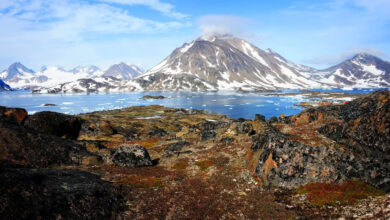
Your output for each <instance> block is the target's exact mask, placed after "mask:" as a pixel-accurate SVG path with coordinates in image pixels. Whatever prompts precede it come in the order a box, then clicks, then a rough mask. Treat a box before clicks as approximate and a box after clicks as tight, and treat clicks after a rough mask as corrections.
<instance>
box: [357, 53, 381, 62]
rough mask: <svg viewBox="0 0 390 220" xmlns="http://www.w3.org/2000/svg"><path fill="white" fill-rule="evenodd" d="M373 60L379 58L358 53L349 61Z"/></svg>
mask: <svg viewBox="0 0 390 220" xmlns="http://www.w3.org/2000/svg"><path fill="white" fill-rule="evenodd" d="M373 59H379V58H378V57H376V56H374V55H372V54H369V53H358V54H356V55H355V56H353V57H352V59H351V60H356V61H363V60H373Z"/></svg>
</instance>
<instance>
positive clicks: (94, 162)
mask: <svg viewBox="0 0 390 220" xmlns="http://www.w3.org/2000/svg"><path fill="white" fill-rule="evenodd" d="M389 99H390V92H389V91H387V90H383V91H377V92H373V93H371V94H368V95H366V96H363V97H361V98H357V99H355V100H354V101H350V102H348V103H345V104H340V105H329V106H320V107H316V108H309V109H306V110H304V111H302V112H301V113H299V114H297V115H293V116H283V115H282V116H281V117H273V118H271V119H270V120H265V118H264V117H263V116H262V115H260V114H259V115H256V116H255V118H254V120H246V119H231V118H228V117H226V116H223V115H213V114H207V113H206V112H204V111H199V110H187V109H175V108H166V107H162V106H138V107H130V108H124V109H120V110H111V111H100V112H92V113H87V114H81V115H77V116H70V115H65V114H60V113H54V112H39V113H36V114H34V115H28V113H27V111H26V110H24V109H17V108H7V107H0V179H1V182H2V183H1V184H0V193H1V195H2V196H1V197H0V216H2V218H4V219H237V218H238V219H259V218H260V219H262V218H264V219H313V218H317V219H318V218H320V219H321V218H326V219H328V218H344V219H350V218H360V219H386V218H389V217H390V194H389V192H390V166H389V162H390V152H389V150H390V149H389V147H390V100H389Z"/></svg>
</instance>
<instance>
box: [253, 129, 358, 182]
mask: <svg viewBox="0 0 390 220" xmlns="http://www.w3.org/2000/svg"><path fill="white" fill-rule="evenodd" d="M254 140H255V141H254V144H253V146H252V150H253V151H255V152H256V151H259V152H260V153H259V154H258V155H259V157H258V163H257V165H256V170H255V171H256V173H257V175H258V176H259V177H260V178H261V180H262V182H263V184H264V186H268V187H282V188H287V189H294V188H297V187H299V186H300V185H302V184H305V183H309V182H339V181H344V180H346V179H349V178H351V177H359V174H360V173H362V172H364V164H363V161H358V159H357V158H356V157H355V156H354V154H353V153H351V152H348V151H345V150H344V149H342V148H333V147H325V146H309V145H304V144H302V143H299V142H296V141H291V140H288V138H287V137H286V135H284V134H282V133H280V132H277V131H270V132H268V133H266V134H260V135H258V136H256V137H255V138H254Z"/></svg>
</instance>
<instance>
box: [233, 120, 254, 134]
mask: <svg viewBox="0 0 390 220" xmlns="http://www.w3.org/2000/svg"><path fill="white" fill-rule="evenodd" d="M236 131H237V133H239V134H249V135H253V134H254V130H253V125H252V124H251V123H249V122H247V121H244V122H239V123H238V124H237V127H236Z"/></svg>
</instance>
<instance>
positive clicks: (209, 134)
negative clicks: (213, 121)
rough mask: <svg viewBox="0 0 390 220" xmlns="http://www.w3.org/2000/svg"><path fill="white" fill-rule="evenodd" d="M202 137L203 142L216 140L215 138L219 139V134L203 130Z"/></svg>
mask: <svg viewBox="0 0 390 220" xmlns="http://www.w3.org/2000/svg"><path fill="white" fill-rule="evenodd" d="M200 137H201V138H202V141H207V140H210V139H215V137H217V132H215V131H213V130H202V131H201V132H200Z"/></svg>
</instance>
